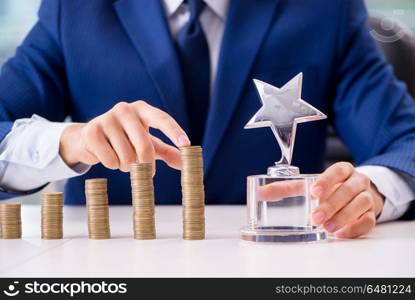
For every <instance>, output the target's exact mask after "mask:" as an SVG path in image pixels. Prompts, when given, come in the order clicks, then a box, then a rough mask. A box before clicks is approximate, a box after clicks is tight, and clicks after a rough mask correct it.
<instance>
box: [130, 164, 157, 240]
mask: <svg viewBox="0 0 415 300" xmlns="http://www.w3.org/2000/svg"><path fill="white" fill-rule="evenodd" d="M130 179H131V194H132V198H133V220H134V238H135V239H137V240H152V239H155V238H156V225H155V217H154V215H155V213H154V187H153V166H152V164H151V163H134V164H131V165H130Z"/></svg>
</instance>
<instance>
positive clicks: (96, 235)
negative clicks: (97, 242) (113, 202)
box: [85, 178, 111, 239]
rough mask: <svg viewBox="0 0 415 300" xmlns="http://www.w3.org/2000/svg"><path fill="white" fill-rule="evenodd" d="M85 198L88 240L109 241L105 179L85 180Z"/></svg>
mask: <svg viewBox="0 0 415 300" xmlns="http://www.w3.org/2000/svg"><path fill="white" fill-rule="evenodd" d="M85 196H86V203H87V209H88V233H89V238H90V239H109V238H110V237H111V233H110V223H109V207H108V193H107V179H106V178H95V179H87V180H85Z"/></svg>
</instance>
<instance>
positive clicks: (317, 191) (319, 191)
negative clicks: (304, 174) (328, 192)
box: [312, 185, 323, 198]
mask: <svg viewBox="0 0 415 300" xmlns="http://www.w3.org/2000/svg"><path fill="white" fill-rule="evenodd" d="M312 193H313V195H314V196H315V197H317V198H318V197H320V196H321V195H322V194H323V188H322V187H321V186H319V185H317V186H315V187H313V189H312Z"/></svg>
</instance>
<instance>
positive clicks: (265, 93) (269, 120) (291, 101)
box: [245, 73, 327, 165]
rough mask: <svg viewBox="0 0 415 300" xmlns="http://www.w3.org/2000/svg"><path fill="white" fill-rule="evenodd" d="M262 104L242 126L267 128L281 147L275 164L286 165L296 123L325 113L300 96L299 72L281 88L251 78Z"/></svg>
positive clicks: (292, 145) (322, 115)
mask: <svg viewBox="0 0 415 300" xmlns="http://www.w3.org/2000/svg"><path fill="white" fill-rule="evenodd" d="M254 83H255V86H256V88H257V90H258V94H259V96H260V99H261V102H262V107H261V108H260V110H258V112H257V113H256V114H255V115H254V116H253V117H252V119H251V120H250V121H249V122H248V123H247V124H246V125H245V129H250V128H259V127H271V129H272V132H273V133H274V135H275V138H276V139H277V141H278V144H279V146H280V148H281V153H282V158H281V160H280V161H279V162H278V164H283V165H290V164H291V160H292V155H293V149H294V141H295V133H296V129H297V124H298V123H303V122H309V121H316V120H322V119H326V118H327V117H326V115H325V114H323V113H322V112H320V111H319V110H317V109H316V108H314V107H313V106H311V105H310V104H308V103H307V102H305V101H304V100H302V99H301V90H302V83H303V73H300V74H298V75H297V76H295V77H294V78H293V79H291V80H290V81H289V82H288V83H286V84H285V85H284V86H283V87H282V88H277V87H275V86H273V85H270V84H268V83H266V82H263V81H261V80H258V79H254Z"/></svg>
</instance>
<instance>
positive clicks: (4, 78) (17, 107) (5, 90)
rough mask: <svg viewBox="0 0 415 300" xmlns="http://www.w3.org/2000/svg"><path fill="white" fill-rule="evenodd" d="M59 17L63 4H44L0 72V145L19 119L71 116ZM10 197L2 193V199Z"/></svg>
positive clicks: (54, 0) (48, 1) (52, 0)
mask: <svg viewBox="0 0 415 300" xmlns="http://www.w3.org/2000/svg"><path fill="white" fill-rule="evenodd" d="M59 15H60V1H58V0H44V1H42V4H41V7H40V9H39V20H38V22H37V23H36V24H35V26H34V27H33V28H32V30H31V31H30V33H29V34H28V36H27V37H26V38H25V40H24V41H23V43H22V44H21V45H20V46H19V47H18V48H17V50H16V53H15V55H14V56H13V57H12V58H11V59H9V60H8V61H7V62H6V63H5V64H4V66H3V67H2V69H1V71H0V142H1V141H2V140H3V139H4V138H5V137H6V136H7V134H8V133H9V132H10V130H11V128H12V125H13V122H14V121H15V120H16V119H21V118H28V117H31V116H32V115H33V114H37V115H40V116H42V117H44V118H46V119H48V120H51V121H63V120H64V119H65V117H66V116H67V115H68V114H69V101H68V88H67V85H66V80H65V78H66V76H65V69H64V58H63V54H62V51H61V47H60V36H59ZM10 196H12V195H11V194H7V193H5V192H0V199H3V198H7V197H10Z"/></svg>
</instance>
